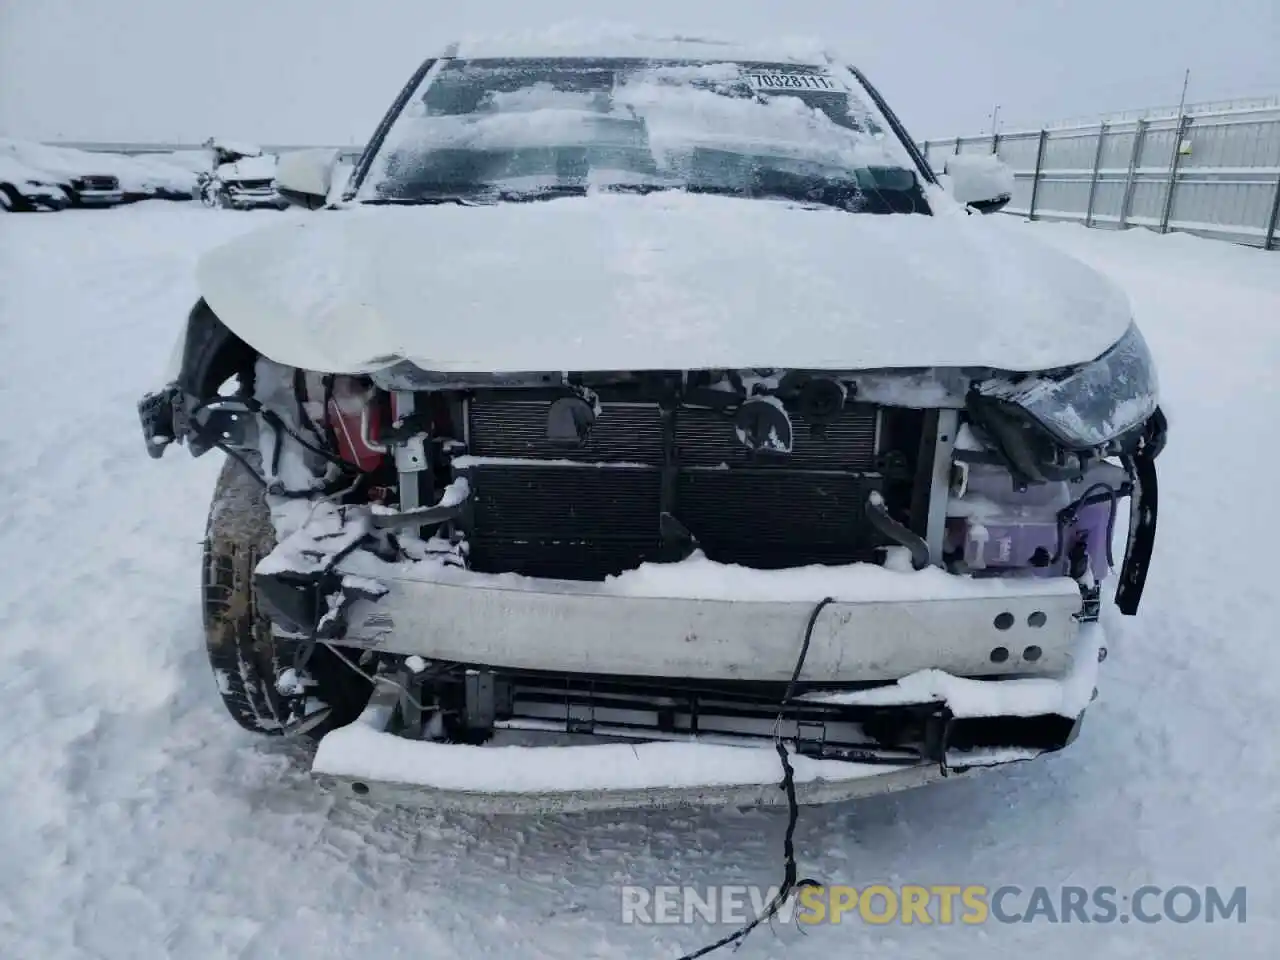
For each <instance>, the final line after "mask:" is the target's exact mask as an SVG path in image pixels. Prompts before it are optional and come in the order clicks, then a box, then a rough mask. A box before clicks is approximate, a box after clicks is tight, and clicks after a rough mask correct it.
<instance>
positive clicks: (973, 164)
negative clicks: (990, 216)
mask: <svg viewBox="0 0 1280 960" xmlns="http://www.w3.org/2000/svg"><path fill="white" fill-rule="evenodd" d="M944 173H945V176H946V177H947V179H948V181H949V182H950V187H951V195H952V196H953V197H955V198H956V200H958V201H960V202H961V203H963V204H965V205H966V206H970V207H973V208H974V209H975V210H977V211H978V212H979V213H995V212H996V211H997V210H1001V209H1003V208H1004V207H1005V205H1007V204H1008V203H1009V201H1010V200H1012V199H1013V168H1012V167H1010V166H1009V165H1008V164H1006V163H1005V162H1004V161H1002V160H1001V159H1000V158H999V157H997V156H995V154H990V153H958V154H956V155H955V156H952V157H947V165H946V167H945V170H944Z"/></svg>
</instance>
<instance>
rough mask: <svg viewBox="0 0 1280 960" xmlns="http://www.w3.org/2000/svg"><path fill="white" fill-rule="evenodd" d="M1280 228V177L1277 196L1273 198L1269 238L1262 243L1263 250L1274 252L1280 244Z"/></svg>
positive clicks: (1268, 225)
mask: <svg viewBox="0 0 1280 960" xmlns="http://www.w3.org/2000/svg"><path fill="white" fill-rule="evenodd" d="M1278 226H1280V177H1276V195H1275V196H1274V197H1272V198H1271V222H1270V223H1268V224H1267V238H1266V239H1265V240H1263V241H1262V249H1263V250H1274V249H1275V248H1276V245H1277V244H1280V236H1276V229H1277V227H1278Z"/></svg>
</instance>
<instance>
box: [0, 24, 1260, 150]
mask: <svg viewBox="0 0 1280 960" xmlns="http://www.w3.org/2000/svg"><path fill="white" fill-rule="evenodd" d="M602 18H603V19H607V20H610V21H614V22H619V21H620V22H625V23H629V24H635V25H637V26H640V27H644V28H649V29H653V28H662V29H667V30H672V31H678V32H684V33H700V34H717V35H721V36H726V37H727V38H729V39H735V38H736V39H749V40H754V39H759V38H767V37H770V36H773V35H777V34H786V35H801V36H816V37H822V38H823V39H824V40H825V41H827V42H829V43H830V44H831V45H832V46H835V47H837V48H839V49H841V50H845V51H847V52H848V53H849V55H850V57H851V59H853V60H855V61H856V62H857V63H858V64H859V65H860V66H861V67H862V68H863V69H864V70H866V71H867V72H868V73H869V75H870V77H871V79H872V81H873V82H875V83H876V85H877V86H879V87H880V89H881V92H883V93H884V94H885V96H886V97H887V98H888V100H889V102H890V103H891V104H892V105H893V106H894V108H895V110H896V111H897V112H898V113H899V114H900V115H901V117H902V118H903V120H904V121H905V123H906V124H907V127H908V129H909V130H911V132H912V134H913V135H914V136H915V137H917V138H924V137H936V136H945V135H953V134H957V133H973V132H978V131H980V130H988V129H989V128H990V119H989V118H990V114H991V111H992V106H993V105H994V104H997V103H999V104H1000V105H1001V118H1002V122H1001V126H1002V127H1003V128H1005V129H1009V128H1010V126H1009V125H1012V126H1013V127H1018V126H1022V127H1027V126H1032V125H1035V124H1037V123H1039V122H1040V121H1041V120H1056V119H1063V118H1066V117H1074V116H1077V115H1087V114H1096V113H1101V112H1104V111H1112V110H1122V109H1129V108H1135V107H1142V106H1149V105H1162V104H1168V103H1176V102H1177V99H1178V94H1179V88H1180V86H1181V83H1182V75H1183V70H1184V69H1185V68H1188V67H1189V68H1190V69H1191V91H1190V95H1191V97H1192V98H1193V99H1196V100H1206V99H1218V98H1225V97H1237V96H1257V95H1263V94H1277V93H1280V0H1218V2H1216V3H1206V2H1204V0H1194V2H1193V0H968V2H960V0H912V2H910V3H906V2H900V0H874V2H870V0H773V2H758V0H756V2H753V0H630V2H619V0H447V2H445V0H343V2H336V0H204V2H194V0H0V134H4V135H9V136H19V137H30V138H33V139H35V138H38V139H59V138H61V139H72V140H152V141H154V140H177V141H199V140H203V139H205V138H206V137H208V136H210V135H213V134H217V135H219V136H224V137H234V138H241V139H249V140H258V141H262V142H275V143H325V144H330V143H333V144H339V143H342V144H345V143H355V142H360V143H362V142H363V141H364V140H365V139H366V138H367V137H368V135H369V133H370V132H371V130H372V128H373V126H374V124H375V123H376V122H377V120H378V117H379V116H380V115H381V113H382V111H383V110H384V109H385V107H386V106H387V104H388V103H389V102H390V101H391V99H392V97H393V96H394V95H395V93H396V91H397V90H398V89H399V88H400V86H401V85H402V84H403V83H404V81H405V80H406V79H407V77H408V75H409V74H410V73H411V72H412V70H413V68H414V67H415V66H416V65H417V63H418V62H419V61H420V60H421V59H423V58H424V57H425V56H427V55H429V54H431V53H434V52H437V51H438V50H439V49H440V48H441V47H442V46H443V45H444V44H445V43H446V42H448V41H449V40H450V39H453V38H455V37H457V36H463V35H466V34H471V33H477V32H493V31H495V30H499V31H501V30H506V29H521V30H523V29H528V28H530V27H536V26H539V25H542V24H546V23H550V22H555V21H561V20H588V19H602Z"/></svg>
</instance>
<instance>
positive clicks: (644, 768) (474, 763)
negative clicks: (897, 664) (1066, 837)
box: [312, 624, 1104, 814]
mask: <svg viewBox="0 0 1280 960" xmlns="http://www.w3.org/2000/svg"><path fill="white" fill-rule="evenodd" d="M1103 639H1104V638H1103V632H1102V628H1101V627H1100V626H1099V625H1098V624H1087V625H1085V626H1083V627H1082V629H1081V630H1080V632H1079V636H1078V637H1077V640H1076V644H1075V648H1074V650H1073V656H1072V665H1071V667H1070V668H1069V669H1068V670H1067V671H1066V672H1065V673H1064V674H1063V675H1061V676H1059V677H1057V678H1053V679H1048V678H1039V679H1025V680H1005V681H1000V680H989V681H975V680H962V679H961V678H955V677H951V678H949V680H950V682H951V684H952V685H951V686H950V688H948V686H947V682H946V681H945V680H943V679H942V678H943V677H944V676H945V675H942V674H939V673H938V672H936V671H931V672H930V674H929V675H928V677H921V678H918V679H916V680H913V679H911V678H907V679H906V680H904V681H902V682H900V683H898V684H894V685H891V686H887V687H881V688H878V689H875V690H870V691H850V692H849V693H848V694H847V696H850V697H852V698H855V700H856V698H857V697H859V696H862V697H867V696H871V698H872V701H874V702H881V703H906V702H922V701H925V702H942V703H946V704H947V705H948V707H949V708H951V709H952V710H953V712H955V713H956V714H957V715H963V716H967V717H977V716H1007V715H1010V714H1014V715H1021V716H1034V715H1039V714H1044V713H1060V714H1063V715H1065V716H1069V717H1075V718H1077V725H1078V720H1079V718H1080V717H1081V716H1082V714H1083V712H1084V709H1085V707H1086V706H1087V705H1088V703H1089V702H1090V700H1091V699H1092V697H1093V694H1094V684H1095V682H1096V679H1097V671H1098V661H1099V659H1100V657H1099V652H1100V650H1101V648H1102V645H1103ZM926 681H928V682H926ZM837 695H838V694H830V695H829V696H837ZM397 696H398V692H397V691H396V690H395V688H394V687H391V686H389V685H386V684H383V685H380V686H379V688H378V690H377V692H376V693H375V695H374V698H373V700H372V701H371V703H370V705H369V707H368V708H367V709H366V710H365V712H364V713H363V714H362V715H361V717H360V718H359V719H358V720H357V721H356V722H355V723H353V724H351V725H349V726H347V727H344V728H341V729H339V730H335V731H333V732H332V733H330V734H328V735H327V736H326V737H325V738H324V739H323V740H322V741H321V742H320V746H319V749H318V751H317V753H316V756H315V760H314V762H313V765H312V773H313V775H315V776H316V777H317V779H319V780H320V781H321V782H322V783H324V784H326V785H328V786H330V787H331V788H334V789H336V790H338V791H339V792H344V793H347V794H349V795H353V796H356V797H363V798H367V799H370V800H374V801H380V802H389V803H396V804H406V805H415V806H429V807H447V808H453V809H464V810H471V811H475V812H488V813H514V814H524V813H543V812H568V811H579V810H600V809H624V808H636V807H682V806H707V805H712V806H726V805H727V806H768V805H776V804H781V803H784V802H785V800H786V798H785V794H784V793H783V791H782V790H781V789H779V785H780V781H781V766H780V764H779V761H778V756H777V754H776V752H775V750H774V748H773V746H772V744H770V743H769V742H767V741H765V742H763V743H757V744H751V745H740V746H739V745H729V744H725V743H716V742H699V741H698V740H696V739H695V738H692V737H690V738H687V739H684V740H677V741H671V742H645V743H628V742H609V743H600V744H595V745H570V746H565V745H554V746H527V745H507V746H501V745H486V746H469V745H463V744H449V743H436V742H428V741H417V740H409V739H405V738H403V737H400V736H397V735H394V734H392V733H388V732H386V727H387V725H388V721H389V720H390V718H391V715H392V712H393V711H394V709H395V705H396V698H397ZM876 696H878V697H879V699H878V700H876ZM849 702H854V700H850V701H849ZM1073 736H1074V733H1073ZM1039 752H1040V751H1036V750H1024V749H987V750H976V751H968V752H961V751H950V752H948V754H947V756H946V762H945V763H933V762H919V763H912V764H903V765H889V764H877V763H855V762H845V761H839V760H818V759H812V758H809V757H803V756H795V755H793V756H792V758H791V763H792V766H793V769H794V771H795V780H794V782H795V786H796V796H797V799H798V801H799V802H800V803H803V804H818V803H831V802H836V801H841V800H851V799H856V798H860V797H866V796H871V795H875V794H882V793H891V792H895V791H898V790H904V789H908V788H911V787H917V786H923V785H925V784H928V783H932V782H934V781H936V780H939V779H941V778H943V777H945V776H948V775H954V774H957V773H964V772H968V771H971V770H976V769H987V768H990V767H994V766H999V765H1001V764H1004V763H1010V762H1014V761H1019V760H1028V759H1032V758H1034V757H1035V756H1037V755H1038V754H1039Z"/></svg>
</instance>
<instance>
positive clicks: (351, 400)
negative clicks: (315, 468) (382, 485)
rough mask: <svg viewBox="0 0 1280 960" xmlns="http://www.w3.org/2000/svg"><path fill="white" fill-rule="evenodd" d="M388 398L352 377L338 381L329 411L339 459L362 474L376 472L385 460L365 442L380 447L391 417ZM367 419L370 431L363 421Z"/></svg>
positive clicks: (335, 384)
mask: <svg viewBox="0 0 1280 960" xmlns="http://www.w3.org/2000/svg"><path fill="white" fill-rule="evenodd" d="M386 400H387V395H386V394H385V393H382V392H381V391H379V390H377V389H376V388H374V387H371V386H367V385H365V384H362V383H361V382H360V381H358V380H355V379H354V378H352V377H338V378H337V379H335V380H334V383H333V394H332V396H331V397H330V398H329V408H328V410H327V411H326V416H327V417H328V421H329V425H330V426H331V427H333V432H334V433H335V434H336V435H337V438H338V455H339V456H340V457H342V459H343V460H346V461H348V462H349V463H354V464H355V465H356V466H358V467H359V468H360V469H361V470H373V469H375V468H376V467H377V466H378V465H379V464H380V463H381V462H382V458H383V457H384V456H385V454H384V453H383V451H381V450H377V449H374V448H373V447H371V446H370V445H369V443H368V442H366V440H365V436H366V435H367V436H368V439H369V441H372V442H373V443H375V444H376V443H377V442H378V439H379V437H380V436H381V433H382V429H383V423H384V422H385V419H386V416H387V412H388V411H387V404H386ZM365 417H367V418H368V420H367V424H368V426H367V429H365V428H362V424H361V421H362V420H364V418H365Z"/></svg>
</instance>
